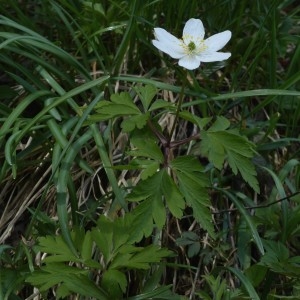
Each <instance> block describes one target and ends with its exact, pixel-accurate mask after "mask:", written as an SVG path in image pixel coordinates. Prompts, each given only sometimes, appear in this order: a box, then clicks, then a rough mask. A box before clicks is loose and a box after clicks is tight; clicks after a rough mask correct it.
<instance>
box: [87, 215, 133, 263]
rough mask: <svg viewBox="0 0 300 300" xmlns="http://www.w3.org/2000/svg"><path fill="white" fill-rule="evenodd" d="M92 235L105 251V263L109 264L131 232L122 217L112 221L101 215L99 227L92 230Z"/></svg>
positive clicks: (101, 249) (103, 251)
mask: <svg viewBox="0 0 300 300" xmlns="http://www.w3.org/2000/svg"><path fill="white" fill-rule="evenodd" d="M92 237H93V240H94V241H95V243H96V244H97V246H98V247H99V249H100V251H101V252H102V253H103V256H104V260H105V263H106V264H108V263H109V262H110V261H111V260H112V259H113V257H114V256H115V255H116V253H117V252H118V250H119V248H120V247H121V246H123V245H124V244H126V243H127V241H128V239H129V234H128V229H127V228H126V227H124V221H123V220H122V219H116V220H114V221H111V220H109V219H108V218H106V217H105V216H100V218H99V220H98V222H97V227H95V228H94V229H93V230H92Z"/></svg>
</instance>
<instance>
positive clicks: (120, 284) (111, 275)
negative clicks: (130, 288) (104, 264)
mask: <svg viewBox="0 0 300 300" xmlns="http://www.w3.org/2000/svg"><path fill="white" fill-rule="evenodd" d="M101 287H102V288H103V289H104V290H105V291H106V292H107V293H108V295H109V298H110V299H122V295H123V293H125V292H126V287H127V279H126V276H125V274H124V273H122V272H120V271H118V270H115V269H109V270H107V271H106V272H105V273H104V274H103V277H102V280H101Z"/></svg>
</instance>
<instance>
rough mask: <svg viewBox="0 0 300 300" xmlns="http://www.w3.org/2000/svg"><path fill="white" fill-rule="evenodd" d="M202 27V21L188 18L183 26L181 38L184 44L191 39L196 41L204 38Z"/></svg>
mask: <svg viewBox="0 0 300 300" xmlns="http://www.w3.org/2000/svg"><path fill="white" fill-rule="evenodd" d="M204 33H205V31H204V27H203V23H202V22H201V20H199V19H189V20H188V21H187V22H186V24H185V26H184V28H183V36H182V38H183V40H184V42H185V44H186V45H188V44H189V42H190V41H191V40H192V41H193V42H196V41H197V40H198V41H199V40H200V41H201V40H203V38H204ZM191 37H192V38H191Z"/></svg>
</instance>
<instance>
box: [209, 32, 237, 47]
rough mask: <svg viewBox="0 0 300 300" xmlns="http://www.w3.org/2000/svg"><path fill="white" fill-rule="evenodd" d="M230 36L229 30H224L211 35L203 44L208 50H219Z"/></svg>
mask: <svg viewBox="0 0 300 300" xmlns="http://www.w3.org/2000/svg"><path fill="white" fill-rule="evenodd" d="M230 38H231V31H229V30H226V31H223V32H220V33H217V34H214V35H212V36H211V37H209V38H208V39H206V40H205V41H204V42H205V45H206V46H207V47H208V49H209V51H219V50H220V49H222V48H223V47H224V46H225V45H226V44H227V43H228V41H229V40H230Z"/></svg>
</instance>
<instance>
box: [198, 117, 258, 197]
mask: <svg viewBox="0 0 300 300" xmlns="http://www.w3.org/2000/svg"><path fill="white" fill-rule="evenodd" d="M229 126H230V123H229V121H228V120H227V119H225V118H224V117H218V118H217V119H216V121H215V122H214V124H213V125H212V126H211V127H210V128H209V129H208V130H206V131H202V143H201V153H203V154H205V155H207V156H208V159H209V161H211V162H212V163H213V164H214V166H215V167H216V168H218V169H222V167H223V164H224V160H225V158H226V159H227V161H228V164H229V166H230V167H231V169H232V171H233V173H234V174H235V175H236V174H237V172H238V171H239V172H240V173H241V175H242V177H243V178H244V180H245V181H246V182H248V183H249V185H250V186H251V187H252V188H253V189H254V190H255V191H256V192H259V186H258V181H257V179H256V171H255V168H254V165H253V163H252V162H251V160H250V159H251V158H252V157H253V156H254V154H255V150H254V149H255V146H254V144H253V143H251V142H250V141H248V140H247V139H246V138H245V137H243V136H241V135H240V134H239V133H238V132H237V131H235V130H230V129H229Z"/></svg>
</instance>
